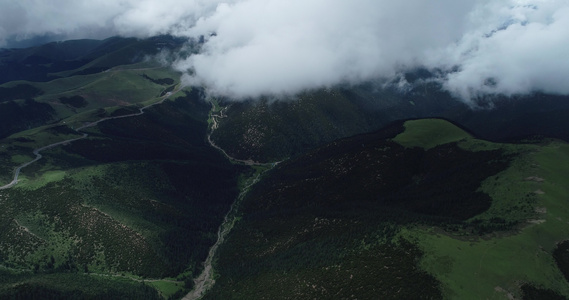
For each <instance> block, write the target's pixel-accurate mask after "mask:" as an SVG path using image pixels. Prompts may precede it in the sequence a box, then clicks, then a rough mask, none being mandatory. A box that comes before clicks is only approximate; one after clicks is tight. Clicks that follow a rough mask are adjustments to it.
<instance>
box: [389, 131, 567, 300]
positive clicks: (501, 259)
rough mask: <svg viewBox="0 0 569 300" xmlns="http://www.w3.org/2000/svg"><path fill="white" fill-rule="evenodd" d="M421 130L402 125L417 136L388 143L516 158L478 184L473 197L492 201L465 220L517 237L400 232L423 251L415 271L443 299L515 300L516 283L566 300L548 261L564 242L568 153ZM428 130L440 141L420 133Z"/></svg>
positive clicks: (559, 146)
mask: <svg viewBox="0 0 569 300" xmlns="http://www.w3.org/2000/svg"><path fill="white" fill-rule="evenodd" d="M425 122H427V123H425ZM428 122H429V121H421V122H418V121H412V122H408V123H406V128H407V130H409V129H412V130H413V128H415V129H417V130H416V131H414V132H406V133H405V135H403V136H401V135H400V136H398V137H397V138H396V139H395V140H396V141H398V142H399V141H400V142H401V143H403V144H405V145H408V146H425V147H433V146H436V145H438V144H442V143H445V142H452V141H460V142H459V145H460V146H461V147H463V148H465V149H470V150H471V151H480V150H491V149H503V150H504V152H505V153H506V154H517V156H516V158H514V160H513V161H512V162H511V164H510V167H509V168H508V169H506V170H505V171H503V172H501V173H499V174H496V175H495V176H492V177H490V178H488V179H486V180H485V181H484V182H483V183H482V185H481V187H480V190H481V191H483V192H485V193H487V194H489V195H490V196H491V197H492V199H493V201H492V205H491V207H490V209H488V210H487V211H486V212H484V213H482V214H481V215H478V216H476V217H474V218H473V219H472V220H470V221H471V222H472V221H475V220H483V219H486V220H488V219H492V218H494V219H500V220H502V221H504V222H512V223H513V224H516V223H517V224H518V225H517V226H516V227H515V228H517V229H515V230H510V231H506V232H500V231H498V232H494V233H492V234H486V235H483V236H478V235H471V234H468V233H466V232H460V233H459V234H458V235H457V234H454V233H453V234H449V233H445V232H443V231H441V230H436V229H434V228H431V229H428V228H411V229H407V230H404V231H403V232H402V235H403V236H405V237H407V238H408V239H409V240H412V241H416V242H418V244H419V245H420V247H421V248H422V249H423V250H424V251H425V253H426V255H425V256H424V258H423V260H422V262H421V266H422V267H423V268H424V269H425V270H427V271H428V272H429V273H431V274H432V275H434V276H435V277H436V278H437V279H439V280H440V281H441V282H442V284H443V292H444V294H445V297H446V298H449V299H506V298H507V296H508V295H507V294H508V293H510V294H511V295H513V296H514V297H516V298H517V299H519V298H521V296H522V295H521V291H520V286H521V285H522V284H523V283H530V284H535V285H537V286H539V287H542V288H546V289H551V290H554V291H557V292H559V293H561V294H563V295H564V296H569V284H568V283H567V281H566V280H565V279H564V277H563V275H562V273H561V272H560V270H559V269H558V267H557V265H556V263H555V261H554V259H553V257H552V252H553V249H554V248H555V246H556V243H558V242H560V241H562V240H566V239H568V238H569V226H568V222H569V145H567V144H564V143H561V142H551V143H550V144H548V145H546V146H538V145H513V144H494V143H489V142H484V141H479V140H475V139H471V138H468V137H467V136H464V137H462V136H461V134H460V132H458V131H456V130H454V129H450V128H446V129H445V128H444V127H445V126H444V125H443V126H442V127H441V126H440V125H441V124H442V123H440V124H438V125H437V124H428ZM415 125H416V126H417V127H414V126H415ZM433 127H434V128H436V129H437V130H438V132H441V133H443V135H442V136H439V135H438V134H435V135H433V134H432V133H429V132H428V131H424V130H423V129H425V128H431V129H432V128H433ZM445 133H446V134H449V136H447V137H445V136H444V135H445ZM415 138H416V139H418V140H416V141H414V139H415Z"/></svg>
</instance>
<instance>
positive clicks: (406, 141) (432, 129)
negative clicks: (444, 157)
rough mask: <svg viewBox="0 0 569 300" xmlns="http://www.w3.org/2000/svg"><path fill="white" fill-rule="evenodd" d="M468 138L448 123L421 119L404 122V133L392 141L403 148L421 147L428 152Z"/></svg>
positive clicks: (464, 133) (462, 131) (463, 132)
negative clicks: (439, 146)
mask: <svg viewBox="0 0 569 300" xmlns="http://www.w3.org/2000/svg"><path fill="white" fill-rule="evenodd" d="M470 137H471V136H470V135H469V134H468V133H466V132H465V131H464V130H462V129H460V128H458V127H457V126H455V125H453V124H451V123H449V122H448V121H445V120H440V119H422V120H414V121H407V122H405V132H403V133H401V134H399V135H397V136H396V137H395V138H393V141H395V142H396V143H398V144H401V145H402V146H405V147H422V148H425V149H426V150H428V149H431V148H433V147H436V146H438V145H442V144H446V143H451V142H458V141H460V140H462V139H466V138H470Z"/></svg>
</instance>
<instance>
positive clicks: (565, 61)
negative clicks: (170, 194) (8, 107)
mask: <svg viewBox="0 0 569 300" xmlns="http://www.w3.org/2000/svg"><path fill="white" fill-rule="evenodd" d="M213 32H215V33H216V35H215V36H212V37H210V38H209V39H208V40H207V42H206V44H205V45H204V48H203V50H202V52H201V53H200V54H199V55H195V56H192V57H190V58H188V59H186V60H183V61H178V62H177V63H176V64H175V67H176V68H178V69H180V70H183V71H186V70H189V69H191V70H193V71H194V73H193V74H194V75H193V76H191V77H190V76H187V77H186V80H188V81H189V82H191V83H194V84H203V85H206V86H207V87H208V88H209V89H210V90H211V91H213V92H216V93H219V94H223V95H228V96H232V97H236V98H240V97H255V96H258V95H262V94H281V93H287V94H293V93H296V92H298V91H301V90H304V89H310V88H318V87H325V86H332V85H334V84H338V83H357V82H360V81H363V80H368V79H374V78H387V79H388V78H393V77H394V76H397V75H398V74H400V73H401V72H405V71H407V70H412V69H413V68H415V67H418V66H422V67H427V68H429V69H440V70H443V71H445V73H443V74H445V75H442V76H441V78H439V80H440V81H441V82H442V83H443V85H444V87H445V88H446V89H448V90H449V91H451V92H452V93H453V94H454V95H456V96H457V97H460V98H461V99H463V100H464V101H470V99H472V98H474V97H477V96H479V95H485V94H496V93H502V94H506V95H512V94H524V93H529V92H532V91H543V92H547V93H556V94H565V95H567V94H569V1H568V0H431V1H427V0H350V1H346V0H233V1H221V0H98V1H93V0H50V1H45V0H0V47H1V46H9V45H7V43H8V42H11V43H13V42H14V41H17V40H26V39H30V38H34V37H38V36H46V35H47V36H48V37H49V36H53V37H65V38H86V37H97V38H102V37H106V36H110V35H116V34H118V35H123V36H138V37H147V36H152V35H156V34H163V33H169V34H174V35H179V36H193V37H196V36H199V35H206V36H209V35H210V34H211V33H213ZM449 71H452V72H449Z"/></svg>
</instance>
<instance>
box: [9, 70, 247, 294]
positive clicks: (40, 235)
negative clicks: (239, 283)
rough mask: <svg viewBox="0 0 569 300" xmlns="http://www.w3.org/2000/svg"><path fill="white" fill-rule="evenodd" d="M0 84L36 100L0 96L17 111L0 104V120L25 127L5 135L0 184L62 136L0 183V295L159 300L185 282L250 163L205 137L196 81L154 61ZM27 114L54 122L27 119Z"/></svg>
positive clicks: (185, 286)
mask: <svg viewBox="0 0 569 300" xmlns="http://www.w3.org/2000/svg"><path fill="white" fill-rule="evenodd" d="M4 89H5V90H3V91H6V90H12V91H15V90H18V91H22V92H24V93H30V92H31V93H33V95H30V97H32V96H33V97H35V99H33V100H32V99H29V100H21V98H22V97H21V96H20V95H18V94H16V95H15V96H13V99H8V100H6V101H4V103H2V104H0V105H14V106H16V107H20V110H21V112H22V114H20V115H18V114H13V112H12V113H11V112H10V111H2V112H3V113H6V116H7V119H3V120H2V121H3V122H4V123H5V124H9V125H10V124H11V125H17V124H12V123H11V122H16V123H17V122H18V121H17V120H20V121H21V123H20V124H23V125H24V126H26V128H29V129H28V130H24V131H20V129H19V128H18V126H15V127H12V129H9V130H8V133H9V132H10V131H19V132H17V133H15V134H13V135H10V136H8V137H5V138H3V139H2V140H1V142H0V145H1V148H0V161H1V166H2V167H1V168H0V171H1V174H0V179H1V180H2V181H1V184H0V186H4V184H8V183H9V182H10V181H11V180H13V179H12V178H13V177H14V168H15V167H17V166H22V165H23V164H25V163H26V162H30V161H33V158H34V154H35V153H36V151H37V149H40V148H41V147H45V146H47V145H58V143H61V145H58V146H57V147H51V148H47V149H45V150H42V151H41V155H42V157H41V159H40V160H38V161H36V162H33V163H32V164H31V165H29V166H26V167H25V168H24V169H22V171H21V172H20V174H19V177H18V178H17V182H16V184H15V185H13V186H10V185H9V184H8V185H6V186H5V188H3V189H0V211H1V213H0V215H1V216H0V228H1V230H0V267H1V269H0V277H2V278H3V280H2V283H1V284H0V298H6V297H17V298H18V297H20V298H21V297H23V298H30V297H31V298H35V297H37V296H38V295H52V296H53V297H55V298H62V297H63V298H69V297H79V298H102V297H110V298H121V299H125V298H130V299H146V298H148V299H156V298H160V297H161V296H163V297H168V296H171V295H173V294H176V293H178V294H179V295H181V294H183V293H184V292H185V291H187V290H188V289H189V288H191V287H192V285H193V277H194V276H197V274H199V272H200V271H201V270H202V268H203V265H202V262H203V261H204V260H205V258H206V257H207V255H208V250H209V248H210V247H211V245H213V243H215V241H216V232H217V228H218V227H219V226H220V224H221V222H222V220H223V216H224V215H225V214H226V213H227V211H228V210H229V207H230V205H231V204H232V203H233V201H234V199H235V198H236V197H237V193H238V183H239V180H240V176H241V174H243V173H244V172H246V171H247V170H248V168H246V167H243V166H236V165H232V164H231V163H230V162H229V161H227V159H226V158H225V157H224V156H223V155H222V154H220V153H219V152H218V151H216V150H215V149H214V148H212V147H211V146H210V145H209V144H208V142H207V138H206V135H207V132H208V118H209V116H208V114H209V111H210V105H209V103H206V102H205V101H204V98H203V91H201V90H200V89H198V88H194V89H189V88H187V89H183V90H180V86H179V74H178V73H176V72H173V71H172V70H170V69H168V68H164V67H160V66H157V65H152V64H150V65H148V64H146V65H144V64H142V65H141V64H134V65H128V66H121V67H118V68H116V69H113V70H111V71H109V72H104V73H98V74H92V75H74V76H70V77H67V78H61V79H57V80H53V81H50V82H25V83H18V82H10V83H6V84H5V85H4ZM37 91H41V92H37ZM10 95H13V94H10V93H9V92H6V93H3V94H2V96H3V97H5V98H6V97H10ZM5 98H4V99H5ZM22 103H23V104H25V105H39V106H40V107H39V108H37V109H35V110H34V109H27V107H26V106H20V105H21V104H22ZM153 104H155V105H153ZM143 107H144V109H145V110H144V111H143V110H142V108H143ZM33 113H46V114H48V115H50V116H51V117H53V118H57V120H58V121H57V122H54V121H53V119H52V120H49V119H47V120H45V119H42V120H39V121H37V122H36V123H33V122H34V121H33V118H29V119H27V118H26V117H27V116H28V115H29V114H33ZM121 116H122V117H121ZM101 120H103V122H100V123H97V122H98V121H101ZM45 124H47V125H45ZM95 124H96V126H95ZM80 128H81V129H80ZM75 129H80V130H81V131H80V132H78V131H76V130H75ZM5 134H6V133H5ZM71 140H73V142H65V141H71ZM120 287H122V288H120ZM158 292H159V293H158ZM160 295H161V296H160Z"/></svg>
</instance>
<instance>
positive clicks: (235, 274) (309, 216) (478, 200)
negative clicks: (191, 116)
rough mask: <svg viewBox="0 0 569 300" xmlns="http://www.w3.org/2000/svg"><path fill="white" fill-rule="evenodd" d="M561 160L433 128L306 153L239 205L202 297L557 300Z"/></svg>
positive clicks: (561, 286)
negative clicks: (553, 298)
mask: <svg viewBox="0 0 569 300" xmlns="http://www.w3.org/2000/svg"><path fill="white" fill-rule="evenodd" d="M567 154H569V147H568V145H567V144H565V143H557V142H552V143H545V144H543V145H535V144H516V145H514V144H496V143H491V142H487V141H484V140H480V139H476V138H474V137H472V136H471V135H470V134H468V133H466V132H465V131H463V130H462V129H460V128H458V127H456V126H455V125H453V124H451V123H449V122H447V121H444V120H439V119H426V120H416V121H408V122H405V123H403V122H396V123H394V124H392V125H390V126H388V127H386V128H385V129H382V130H380V131H377V132H373V133H369V134H363V135H357V136H354V137H349V138H345V139H341V140H337V141H334V142H332V143H330V144H327V145H325V146H322V147H320V148H318V149H316V150H313V151H309V152H308V153H306V154H303V155H300V156H298V157H296V158H295V159H291V160H288V161H285V162H283V163H280V164H279V165H278V166H277V167H275V168H274V169H273V170H271V171H270V172H269V173H268V174H267V175H266V177H265V178H263V179H262V180H261V181H260V182H259V183H258V184H257V185H256V186H255V187H254V188H253V189H252V190H251V191H250V193H249V194H248V195H247V197H246V198H245V199H244V200H243V202H242V203H241V204H240V205H241V206H240V207H241V209H240V213H241V219H239V221H238V223H237V224H236V225H235V227H234V229H233V232H232V234H231V235H230V236H229V238H228V239H227V241H226V242H225V243H224V244H223V245H222V246H221V249H220V253H219V259H218V262H217V266H216V269H218V274H217V278H216V284H215V285H214V287H213V289H212V290H211V291H210V292H209V293H208V294H207V295H206V299H260V298H270V299H292V298H294V299H351V298H354V299H356V298H357V299H441V298H445V299H451V298H452V299H466V298H471V297H473V296H476V297H481V298H501V297H503V298H506V296H507V295H513V297H515V298H517V299H519V298H521V297H524V299H525V296H524V293H526V294H528V295H529V294H532V293H534V294H535V295H538V296H540V297H542V298H541V299H545V298H543V297H544V296H545V295H558V293H559V294H563V295H564V296H565V297H567V296H568V295H569V294H568V292H569V289H568V288H569V283H568V282H567V281H566V280H565V279H564V278H563V276H558V275H559V274H560V273H561V272H560V269H559V268H557V267H555V264H554V263H553V261H554V255H556V254H553V253H552V252H553V249H555V247H556V243H557V241H558V240H559V239H564V238H567V236H568V235H567V234H568V233H569V232H568V231H567V230H566V228H567V227H566V226H563V225H561V223H562V222H565V218H564V217H562V218H563V219H562V220H556V218H557V216H561V215H563V214H564V213H565V212H566V211H567V209H568V208H569V206H568V204H567V203H566V202H565V201H564V200H563V199H565V198H564V196H562V197H559V196H560V195H558V194H556V193H563V195H567V192H568V190H567V189H566V188H565V187H566V186H567V185H566V182H567V180H568V177H567V176H565V174H566V172H567V170H568V169H567V167H568V166H569V160H567V158H568V157H569V156H567ZM552 161H556V164H559V165H552V164H551V162H552ZM536 175H537V176H536ZM538 176H539V177H538ZM541 176H543V178H542V177H541ZM560 187H563V188H561V190H559V189H558V188H560ZM550 193H553V194H552V195H551V196H549V194H550ZM552 205H553V206H552ZM557 205H559V206H557ZM536 206H539V207H542V208H540V209H534V207H536ZM543 207H547V212H545V211H546V209H545V208H543ZM538 224H539V225H538ZM563 247H565V246H563ZM560 251H561V250H560ZM560 251H557V252H554V253H560ZM557 255H558V254H557ZM528 262H531V266H527V267H520V265H525V264H527V263H528ZM557 262H558V265H559V267H560V268H561V270H562V271H563V272H566V271H567V270H566V269H565V268H566V264H565V263H564V262H563V261H562V260H559V259H558V260H557ZM552 263H553V265H552ZM546 278H547V279H546ZM520 287H521V289H520ZM532 295H533V294H532ZM526 296H527V295H526ZM559 297H561V296H559Z"/></svg>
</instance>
